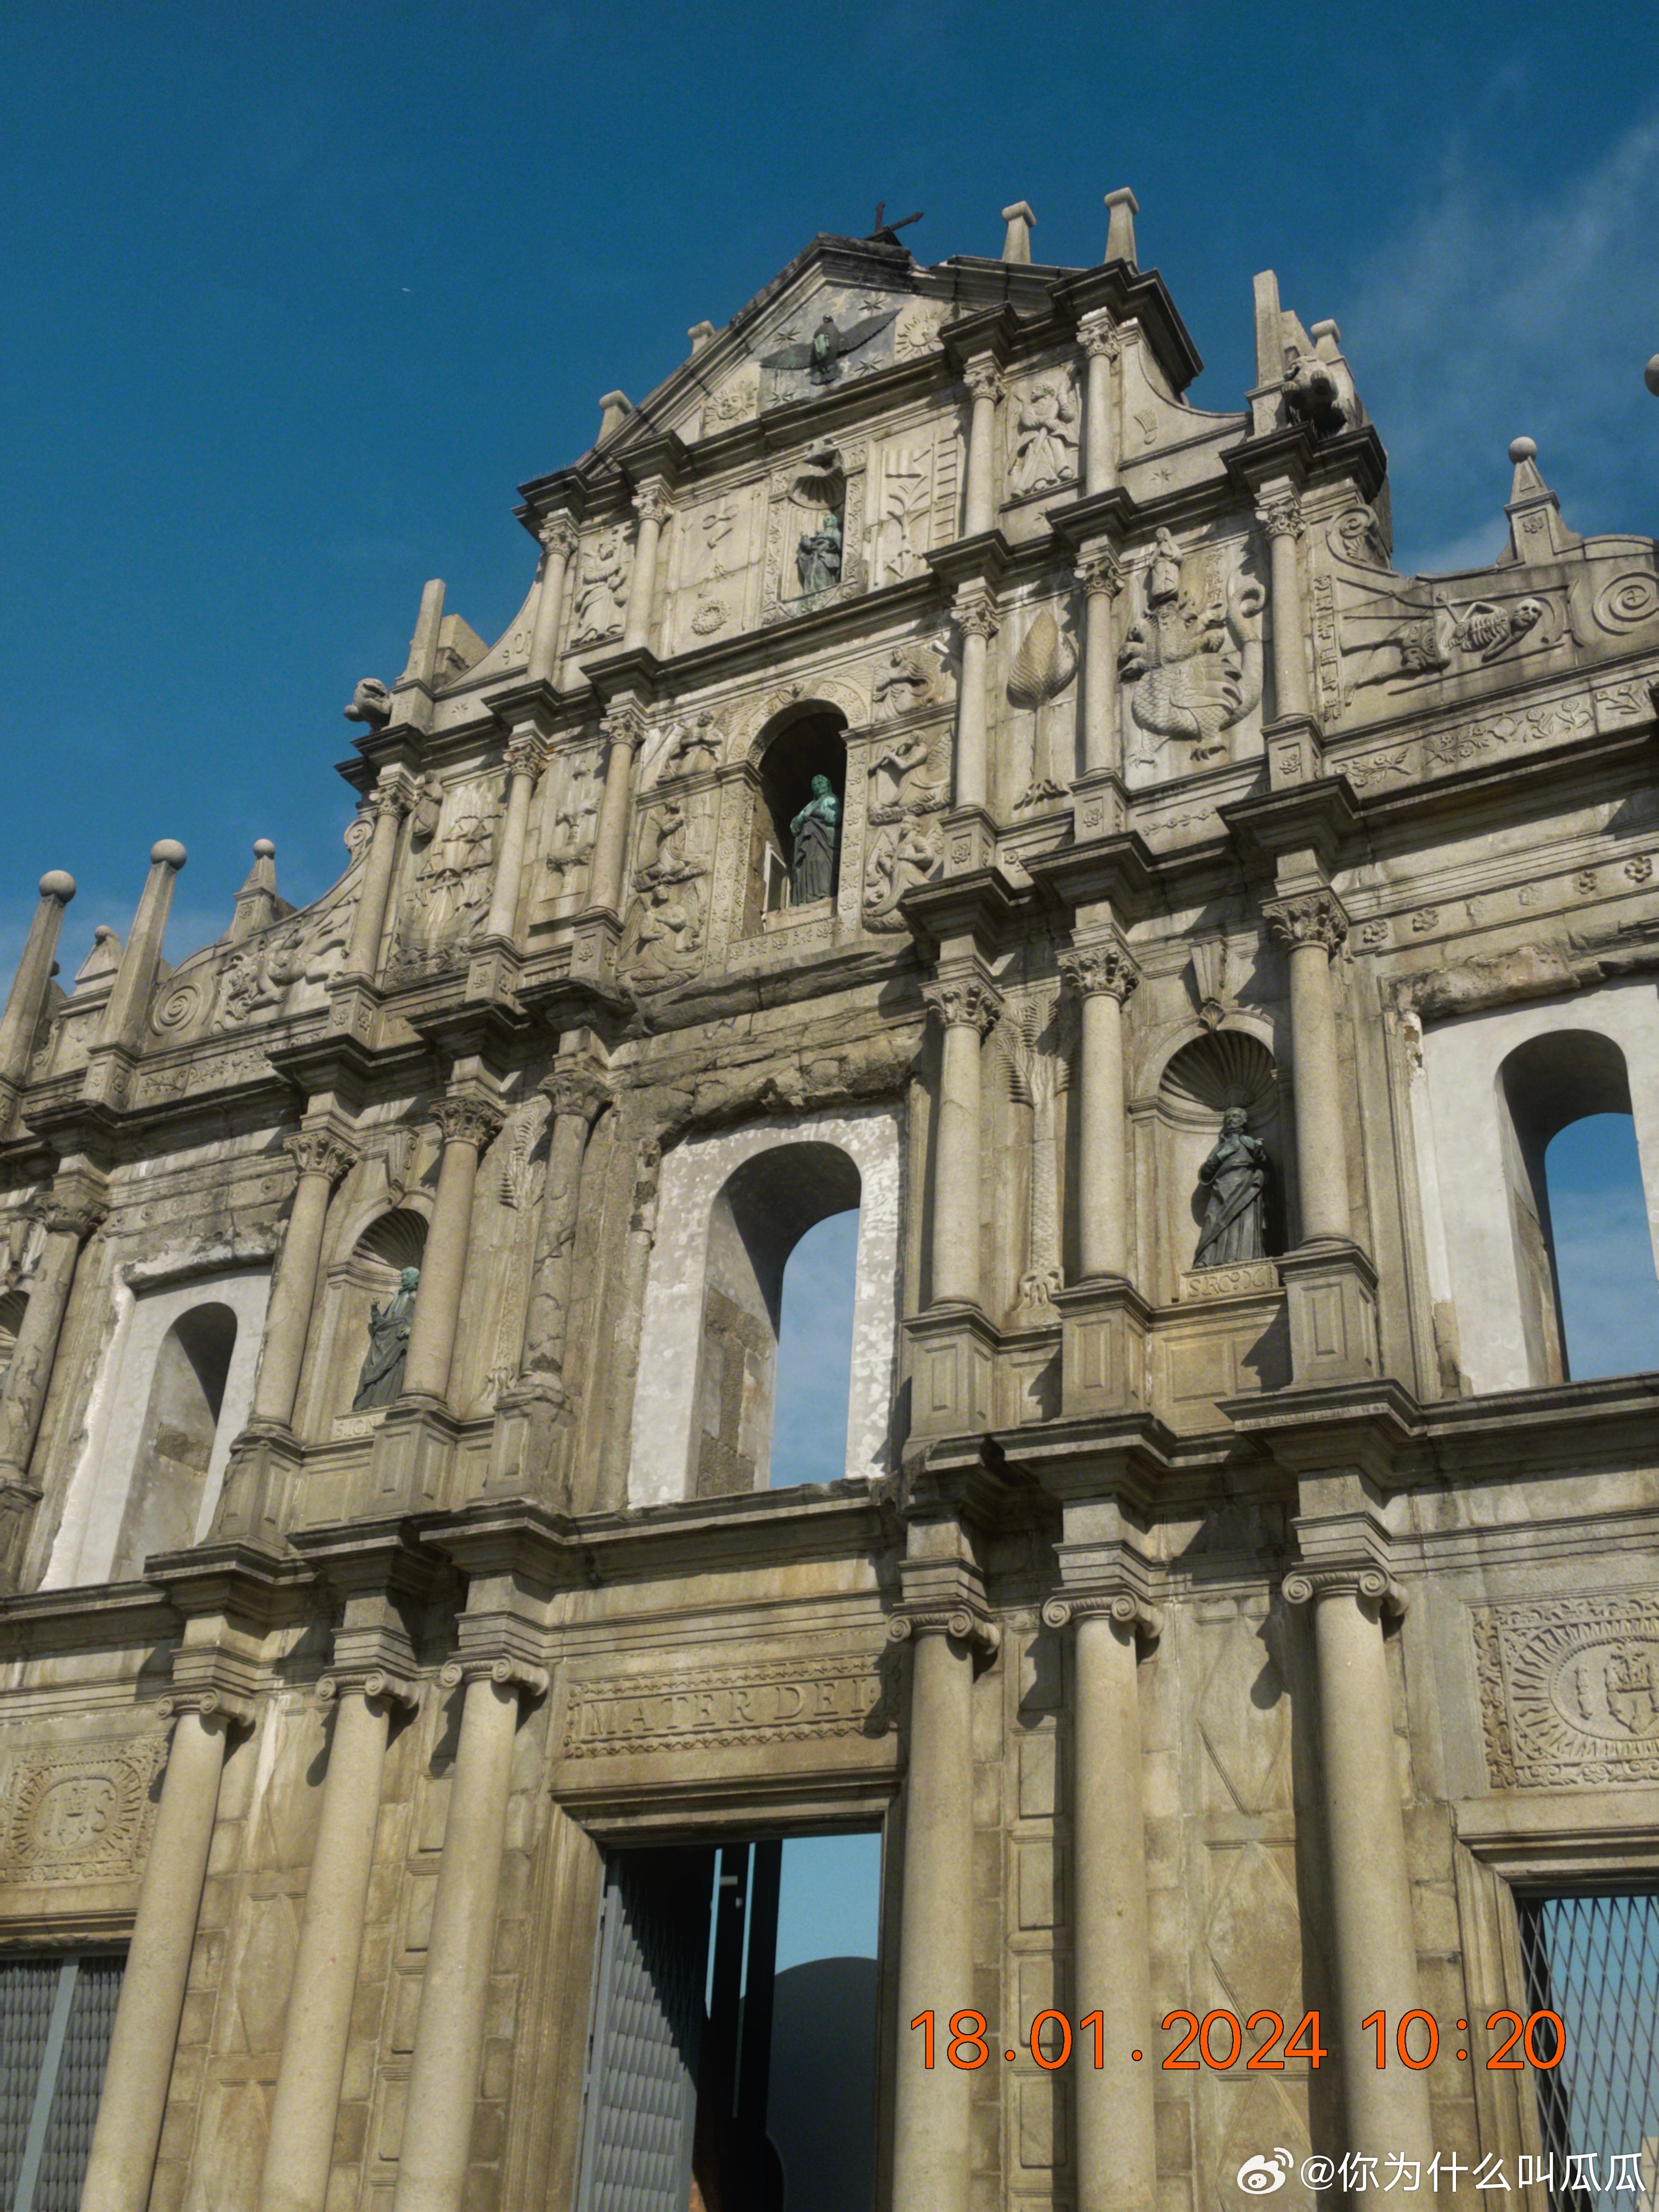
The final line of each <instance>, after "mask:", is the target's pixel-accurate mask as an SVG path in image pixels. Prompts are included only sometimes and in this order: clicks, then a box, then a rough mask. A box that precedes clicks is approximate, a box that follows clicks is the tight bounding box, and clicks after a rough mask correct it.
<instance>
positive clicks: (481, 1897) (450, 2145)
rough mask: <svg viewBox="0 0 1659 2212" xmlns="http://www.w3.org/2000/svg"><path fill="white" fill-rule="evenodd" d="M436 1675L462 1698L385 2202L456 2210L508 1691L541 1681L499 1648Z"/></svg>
mask: <svg viewBox="0 0 1659 2212" xmlns="http://www.w3.org/2000/svg"><path fill="white" fill-rule="evenodd" d="M439 1680H440V1681H441V1683H442V1685H443V1686H444V1687H445V1688H446V1689H454V1688H455V1687H456V1686H458V1685H459V1684H460V1683H461V1682H463V1681H464V1682H465V1684H466V1701H465V1705H464V1707H463V1709H462V1713H461V1733H460V1741H459V1745H458V1747H457V1749H456V1753H455V1768H454V1774H453V1779H452V1781H451V1784H450V1796H449V1818H448V1821H447V1825H446V1826H445V1829H444V1851H443V1862H442V1864H441V1866H440V1868H439V1869H438V1894H437V1898H436V1899H435V1903H434V1905H433V1910H432V1935H431V1940H430V1942H429V1943H428V1948H427V1954H426V1975H425V1978H424V1979H423V1980H422V1984H421V2011H420V2018H419V2020H418V2021H417V2023H416V2030H415V2057H414V2061H413V2063H412V2064H411V2066H410V2075H409V2107H408V2112H409V2117H408V2118H407V2119H406V2120H405V2121H404V2139H403V2146H402V2148H401V2150H400V2152H399V2154H398V2187H397V2193H396V2194H395V2196H394V2197H393V2198H392V2212H459V2205H460V2202H461V2192H462V2190H463V2187H464V2186H465V2181H466V2162H467V2147H468V2142H469V2139H470V2137H471V2132H472V2107H473V2103H474V2100H476V2098H477V2093H478V2068H479V2064H480V2062H481V2059H482V2057H483V2031H484V2008H485V2004H486V2002H487V2000H488V1997H489V1962H490V1957H491V1954H492V1953H493V1951H494V1948H495V1904H496V1898H497V1894H498V1893H499V1891H500V1887H501V1850H502V1846H503V1844H504V1842H505V1840H506V1835H507V1798H508V1796H509V1793H510V1790H511V1786H512V1778H513V1734H514V1731H515V1730H516V1729H517V1727H518V1721H519V1698H520V1692H521V1691H523V1690H526V1689H528V1690H530V1691H531V1692H532V1694H535V1695H540V1694H541V1693H543V1692H544V1691H545V1690H546V1688H547V1676H546V1674H544V1673H543V1672H542V1670H541V1669H540V1668H534V1667H528V1666H526V1665H525V1664H524V1663H522V1662H519V1661H516V1660H513V1659H507V1658H499V1659H495V1660H493V1661H492V1660H489V1659H488V1658H482V1657H476V1656H475V1657H470V1658H468V1659H465V1660H452V1661H451V1662H449V1664H448V1665H447V1667H446V1668H444V1670H443V1672H442V1674H441V1675H440V1676H439Z"/></svg>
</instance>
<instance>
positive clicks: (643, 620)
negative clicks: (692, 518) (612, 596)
mask: <svg viewBox="0 0 1659 2212" xmlns="http://www.w3.org/2000/svg"><path fill="white" fill-rule="evenodd" d="M634 512H635V514H636V515H638V517H639V519H640V526H639V532H638V535H637V537H636V538H635V544H634V574H633V576H632V578H631V579H630V580H629V586H628V619H627V621H626V623H624V625H623V645H624V646H639V645H648V644H649V643H650V641H651V607H652V603H653V599H655V597H656V591H657V549H658V547H659V544H660V543H661V541H662V526H663V525H664V523H665V522H666V521H667V520H668V516H669V505H668V494H667V491H666V490H665V488H664V487H663V485H662V484H660V483H658V482H657V481H656V479H655V478H654V477H653V479H652V480H651V481H650V482H649V483H643V484H641V486H640V489H639V490H638V491H637V492H636V493H635V496H634Z"/></svg>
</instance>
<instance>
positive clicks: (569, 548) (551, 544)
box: [536, 514, 577, 561]
mask: <svg viewBox="0 0 1659 2212" xmlns="http://www.w3.org/2000/svg"><path fill="white" fill-rule="evenodd" d="M536 536H537V538H538V539H539V541H540V543H541V548H542V550H543V551H544V553H550V554H551V555H552V556H553V558H554V559H555V560H556V561H568V560H569V559H570V557H571V556H572V555H573V554H574V551H575V550H576V545H577V535H576V526H575V524H574V522H573V521H572V520H570V517H569V516H568V514H550V515H549V516H548V518H547V520H546V521H545V522H544V523H543V525H542V526H541V528H540V529H539V530H538V532H536Z"/></svg>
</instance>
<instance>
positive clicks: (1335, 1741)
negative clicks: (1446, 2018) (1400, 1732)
mask: <svg viewBox="0 0 1659 2212" xmlns="http://www.w3.org/2000/svg"><path fill="white" fill-rule="evenodd" d="M1285 1598H1286V1599H1287V1600H1288V1601H1289V1602H1290V1603H1291V1604H1292V1605H1308V1604H1311V1605H1312V1607H1313V1608H1314V1622H1313V1626H1314V1650H1315V1653H1316V1659H1317V1662H1318V1670H1319V1735H1320V1749H1321V1754H1322V1757H1321V1764H1322V1767H1323V1770H1324V1772H1323V1783H1324V1793H1325V1833H1326V1839H1327V1844H1328V1850H1329V1854H1330V1880H1331V1917H1332V1921H1333V1923H1334V1951H1335V1959H1336V1986H1337V1998H1338V2015H1339V2018H1338V2030H1337V2033H1338V2039H1339V2042H1340V2051H1341V2054H1342V2090H1343V2101H1344V2104H1345V2106H1346V2111H1347V2119H1348V2148H1349V2149H1350V2150H1352V2151H1354V2152H1357V2153H1359V2154H1369V2155H1370V2156H1372V2157H1374V2158H1376V2159H1378V2160H1383V2159H1386V2158H1388V2157H1389V2156H1390V2155H1391V2154H1395V2153H1396V2152H1398V2153H1399V2154H1401V2155H1403V2156H1404V2157H1406V2158H1408V2159H1420V2160H1422V2161H1423V2162H1424V2163H1425V2165H1426V2163H1427V2162H1428V2160H1431V2158H1432V2157H1433V2155H1434V2141H1433V2125H1432V2118H1431V2112H1430V2106H1429V2089H1428V2077H1427V2075H1424V2074H1420V2073H1414V2072H1413V2071H1412V2069H1410V2068H1409V2067H1406V2066H1401V2065H1400V2064H1398V2063H1395V2060H1394V2059H1393V2057H1392V2055H1391V2056H1390V2061H1389V2064H1388V2065H1387V2066H1385V2067H1379V2066H1378V2065H1377V2063H1376V2045H1375V2042H1374V2040H1373V2037H1374V2031H1372V2030H1367V2029H1362V2028H1361V2027H1360V2024H1359V2023H1360V2022H1361V2021H1362V2020H1364V2019H1365V2018H1366V2017H1367V2015H1370V2014H1371V2013H1374V2012H1378V2011H1381V2012H1384V2013H1386V2014H1387V2015H1388V2020H1389V2033H1393V2031H1394V2029H1395V2026H1396V2024H1397V2023H1398V2021H1400V2020H1401V2018H1402V2016H1403V2015H1405V2014H1407V2013H1408V2012H1413V2011H1415V2010H1416V2009H1417V2008H1418V2007H1419V2004H1420V2003H1421V1996H1420V1993H1419V1986H1418V1976H1417V1938H1416V1933H1415V1930H1414V1929H1413V1924H1412V1893H1411V1875H1410V1869H1409V1865H1408V1863H1407V1857H1406V1828H1405V1821H1404V1819H1403V1817H1402V1815H1401V1809H1400V1780H1399V1766H1398V1764H1397V1761H1396V1758H1395V1737H1394V1719H1393V1713H1392V1710H1391V1706H1390V1700H1389V1674H1388V1658H1387V1654H1386V1653H1385V1651H1384V1650H1383V1626H1382V1620H1381V1611H1382V1608H1383V1607H1384V1606H1389V1605H1392V1606H1394V1607H1395V1608H1396V1609H1397V1608H1398V1607H1399V1605H1400V1602H1401V1600H1400V1593H1399V1591H1398V1589H1396V1588H1395V1585H1394V1584H1393V1583H1391V1582H1390V1581H1389V1577H1388V1576H1387V1575H1386V1574H1385V1573H1384V1572H1383V1571H1382V1569H1381V1568H1380V1567H1376V1566H1367V1567H1355V1568H1346V1569H1343V1568H1314V1569H1310V1570H1309V1571H1302V1572H1297V1573H1295V1574H1291V1575H1289V1576H1287V1577H1285Z"/></svg>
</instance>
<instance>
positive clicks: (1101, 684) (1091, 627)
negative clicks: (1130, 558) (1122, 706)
mask: <svg viewBox="0 0 1659 2212" xmlns="http://www.w3.org/2000/svg"><path fill="white" fill-rule="evenodd" d="M1077 580H1078V582H1079V584H1080V585H1081V586H1083V773H1084V774H1085V775H1108V774H1114V775H1115V773H1116V772H1117V771H1118V769H1121V766H1122V748H1121V744H1119V741H1118V723H1117V655H1116V653H1115V651H1114V649H1113V641H1112V602H1113V600H1114V599H1116V597H1117V595H1118V593H1119V592H1121V590H1122V588H1123V570H1122V568H1121V567H1120V565H1119V563H1118V561H1117V557H1116V556H1115V554H1112V553H1109V552H1101V553H1094V554H1091V555H1090V556H1089V558H1088V559H1087V560H1086V561H1085V562H1083V564H1082V566H1081V567H1080V568H1079V570H1078V572H1077Z"/></svg>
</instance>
